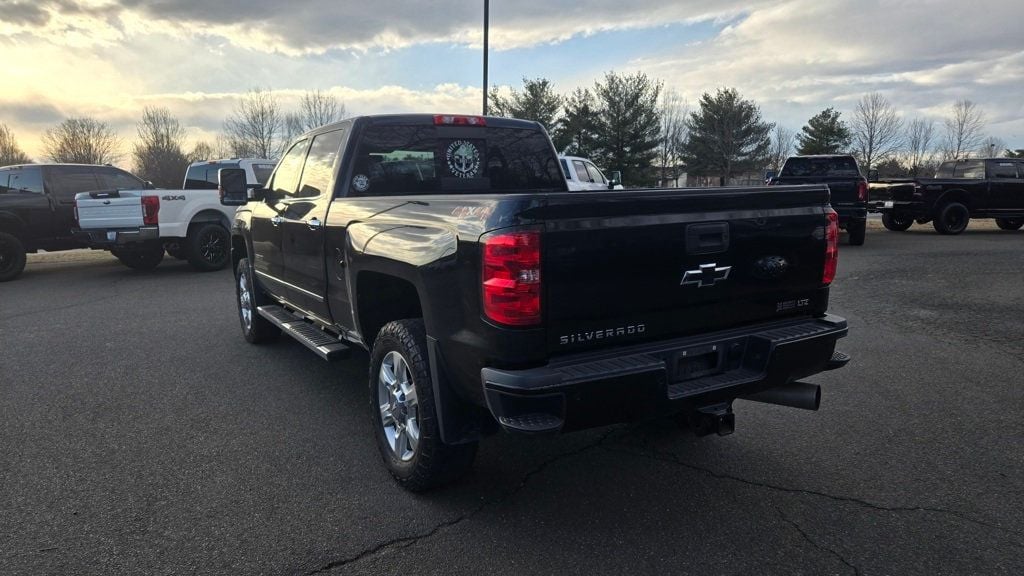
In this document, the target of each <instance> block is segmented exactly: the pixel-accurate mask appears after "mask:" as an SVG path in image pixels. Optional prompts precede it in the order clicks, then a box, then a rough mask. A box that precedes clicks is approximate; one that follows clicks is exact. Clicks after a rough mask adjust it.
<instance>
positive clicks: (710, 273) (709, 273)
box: [679, 263, 732, 288]
mask: <svg viewBox="0 0 1024 576" xmlns="http://www.w3.org/2000/svg"><path fill="white" fill-rule="evenodd" d="M730 270H732V266H719V265H718V264H714V263H712V264H701V265H700V268H698V269H697V270H687V271H686V273H685V274H683V281H682V282H680V283H679V285H680V286H686V285H689V284H696V285H697V287H698V288H706V287H708V286H714V285H715V282H718V281H719V280H725V279H726V278H728V277H729V271H730Z"/></svg>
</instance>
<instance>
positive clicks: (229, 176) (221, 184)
mask: <svg viewBox="0 0 1024 576" xmlns="http://www.w3.org/2000/svg"><path fill="white" fill-rule="evenodd" d="M217 183H218V187H217V190H218V191H220V203H221V204H222V205H224V206H245V204H246V203H247V202H248V201H249V187H248V186H246V180H245V170H242V169H241V168H221V169H220V170H217Z"/></svg>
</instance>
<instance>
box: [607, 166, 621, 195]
mask: <svg viewBox="0 0 1024 576" xmlns="http://www.w3.org/2000/svg"><path fill="white" fill-rule="evenodd" d="M620 184H622V172H621V171H619V170H613V171H612V177H611V178H609V179H608V189H609V190H614V189H615V187H616V186H618V185H620Z"/></svg>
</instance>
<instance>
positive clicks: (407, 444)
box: [369, 319, 477, 492]
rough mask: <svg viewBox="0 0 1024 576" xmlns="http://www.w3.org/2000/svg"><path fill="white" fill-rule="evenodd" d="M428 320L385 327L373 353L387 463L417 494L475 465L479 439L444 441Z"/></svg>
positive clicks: (375, 407)
mask: <svg viewBox="0 0 1024 576" xmlns="http://www.w3.org/2000/svg"><path fill="white" fill-rule="evenodd" d="M427 358H428V356H427V337H426V330H425V329H424V327H423V320H420V319H409V320H397V321H395V322H390V323H388V324H387V325H385V326H384V327H383V328H381V330H380V332H379V333H378V334H377V339H376V340H375V341H374V343H373V353H372V355H371V357H370V382H369V384H370V386H369V388H370V413H371V419H372V424H373V429H374V436H376V439H377V447H378V448H379V449H380V453H381V456H382V457H383V459H384V465H385V466H387V468H388V471H389V472H391V475H392V476H393V477H394V478H395V480H396V481H398V483H399V484H400V485H401V486H402V487H403V488H405V489H406V490H409V491H411V492H422V491H424V490H427V489H430V488H433V487H435V486H440V485H441V484H445V483H447V482H451V481H453V480H455V479H457V478H458V477H460V476H462V475H463V474H464V473H465V472H466V471H467V470H469V468H470V467H471V466H472V465H473V459H474V458H475V457H476V449H477V444H476V442H472V443H467V444H458V445H449V444H444V443H443V442H442V441H441V434H440V430H439V428H438V421H437V413H436V411H435V409H434V394H433V385H432V383H431V378H430V366H429V364H428V360H427Z"/></svg>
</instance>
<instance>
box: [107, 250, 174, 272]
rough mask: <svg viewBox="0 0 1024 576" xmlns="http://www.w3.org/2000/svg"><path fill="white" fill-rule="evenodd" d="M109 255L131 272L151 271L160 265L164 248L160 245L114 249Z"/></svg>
mask: <svg viewBox="0 0 1024 576" xmlns="http://www.w3.org/2000/svg"><path fill="white" fill-rule="evenodd" d="M110 253H111V254H113V255H114V256H116V257H117V259H118V260H120V261H121V264H124V265H125V266H127V267H129V268H131V269H132V270H152V269H154V268H156V267H157V266H159V265H160V262H161V261H162V260H163V259H164V247H163V246H162V245H160V244H156V245H152V246H150V245H146V246H140V247H133V248H116V249H113V250H111V251H110Z"/></svg>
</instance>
